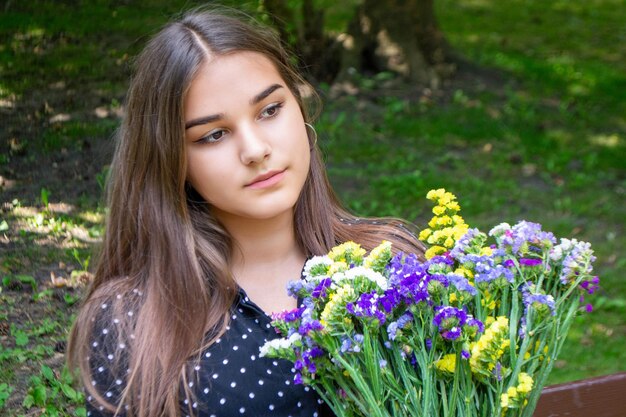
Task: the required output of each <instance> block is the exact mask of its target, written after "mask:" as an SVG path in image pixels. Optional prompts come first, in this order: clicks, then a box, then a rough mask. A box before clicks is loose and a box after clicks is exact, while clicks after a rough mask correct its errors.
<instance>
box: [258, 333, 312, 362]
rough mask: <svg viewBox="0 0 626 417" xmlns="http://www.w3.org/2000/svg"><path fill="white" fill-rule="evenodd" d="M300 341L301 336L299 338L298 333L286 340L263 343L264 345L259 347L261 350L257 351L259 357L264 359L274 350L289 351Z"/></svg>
mask: <svg viewBox="0 0 626 417" xmlns="http://www.w3.org/2000/svg"><path fill="white" fill-rule="evenodd" d="M300 339H302V336H300V334H299V333H294V334H292V335H291V336H289V337H288V338H287V337H281V338H279V339H274V340H270V341H269V342H265V344H264V345H263V346H261V348H260V349H259V356H260V357H264V356H266V355H267V354H268V353H270V352H272V351H274V350H281V349H290V348H291V346H292V345H293V344H294V343H295V342H297V341H298V340H300Z"/></svg>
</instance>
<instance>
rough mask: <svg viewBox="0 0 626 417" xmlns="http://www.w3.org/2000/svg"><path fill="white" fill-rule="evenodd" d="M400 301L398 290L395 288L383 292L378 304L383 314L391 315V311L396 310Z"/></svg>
mask: <svg viewBox="0 0 626 417" xmlns="http://www.w3.org/2000/svg"><path fill="white" fill-rule="evenodd" d="M401 301H402V299H401V298H400V294H399V293H398V290H397V289H395V288H389V289H388V290H386V291H385V294H383V295H382V296H381V297H380V299H379V301H378V302H379V303H380V305H381V306H382V308H383V309H384V310H385V312H387V313H391V311H392V310H393V309H394V308H396V307H397V306H398V305H399V304H400V302H401Z"/></svg>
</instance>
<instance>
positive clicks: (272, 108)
mask: <svg viewBox="0 0 626 417" xmlns="http://www.w3.org/2000/svg"><path fill="white" fill-rule="evenodd" d="M281 107H283V103H272V104H270V105H269V106H267V107H266V108H264V109H263V110H262V111H261V115H260V118H261V119H271V118H272V117H275V116H276V115H277V114H278V113H279V112H280V109H281Z"/></svg>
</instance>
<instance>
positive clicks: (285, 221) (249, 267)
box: [218, 212, 306, 281]
mask: <svg viewBox="0 0 626 417" xmlns="http://www.w3.org/2000/svg"><path fill="white" fill-rule="evenodd" d="M218 218H219V220H220V222H221V223H222V224H223V225H224V227H225V228H226V230H227V231H228V233H229V234H230V235H231V237H232V239H233V243H234V244H233V248H232V252H231V265H230V266H231V270H232V272H233V274H234V275H235V278H236V279H237V281H245V280H248V279H249V278H248V276H249V275H250V273H251V272H256V271H258V270H259V268H263V269H264V270H265V271H272V270H274V271H277V270H281V269H284V268H285V267H287V266H288V265H291V266H293V265H297V266H298V267H299V268H301V267H302V265H303V263H304V261H305V259H306V256H305V254H304V253H303V251H302V249H300V247H299V245H298V243H297V241H296V235H295V230H294V221H293V213H291V212H287V213H283V214H281V215H280V216H277V217H274V218H271V219H263V220H258V219H242V218H240V217H237V218H233V217H232V216H229V215H227V214H221V215H218Z"/></svg>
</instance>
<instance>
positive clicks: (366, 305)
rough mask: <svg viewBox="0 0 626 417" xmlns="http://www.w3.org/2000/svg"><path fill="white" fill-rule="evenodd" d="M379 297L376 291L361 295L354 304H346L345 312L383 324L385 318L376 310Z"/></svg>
mask: <svg viewBox="0 0 626 417" xmlns="http://www.w3.org/2000/svg"><path fill="white" fill-rule="evenodd" d="M379 298H380V296H379V295H378V294H377V293H376V291H372V292H368V293H363V294H361V296H360V297H359V299H358V300H357V302H356V303H348V304H346V310H347V311H348V312H349V313H350V314H353V315H355V316H357V317H371V318H374V319H377V320H378V321H379V323H380V324H382V323H384V322H385V321H386V319H387V316H386V315H385V313H384V312H382V311H381V310H380V309H379V308H378V300H379Z"/></svg>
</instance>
